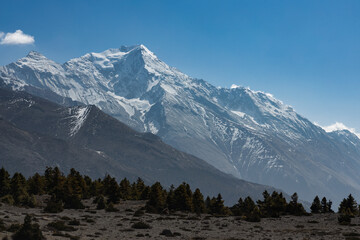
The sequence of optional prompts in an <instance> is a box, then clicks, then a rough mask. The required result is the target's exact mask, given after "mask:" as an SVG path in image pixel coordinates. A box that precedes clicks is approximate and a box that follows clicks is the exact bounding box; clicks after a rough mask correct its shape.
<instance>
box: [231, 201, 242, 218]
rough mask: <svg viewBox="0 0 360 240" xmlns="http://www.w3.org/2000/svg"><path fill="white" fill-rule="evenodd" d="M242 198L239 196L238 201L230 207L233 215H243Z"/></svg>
mask: <svg viewBox="0 0 360 240" xmlns="http://www.w3.org/2000/svg"><path fill="white" fill-rule="evenodd" d="M243 207H244V200H243V199H242V198H239V200H238V202H237V203H236V204H235V205H234V206H232V207H231V208H230V210H231V212H232V213H233V214H234V216H243V214H244V209H243Z"/></svg>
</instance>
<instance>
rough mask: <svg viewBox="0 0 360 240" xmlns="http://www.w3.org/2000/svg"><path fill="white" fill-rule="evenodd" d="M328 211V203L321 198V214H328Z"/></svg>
mask: <svg viewBox="0 0 360 240" xmlns="http://www.w3.org/2000/svg"><path fill="white" fill-rule="evenodd" d="M328 212H329V209H328V202H327V200H326V197H323V198H322V199H321V213H328Z"/></svg>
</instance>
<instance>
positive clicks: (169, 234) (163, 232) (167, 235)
mask: <svg viewBox="0 0 360 240" xmlns="http://www.w3.org/2000/svg"><path fill="white" fill-rule="evenodd" d="M160 235H164V236H165V237H173V236H174V234H173V233H172V232H171V231H170V230H169V229H164V230H162V232H161V233H160Z"/></svg>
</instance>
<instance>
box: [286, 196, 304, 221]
mask: <svg viewBox="0 0 360 240" xmlns="http://www.w3.org/2000/svg"><path fill="white" fill-rule="evenodd" d="M298 198H299V197H298V195H297V193H294V194H293V195H292V196H291V201H290V202H289V204H288V205H287V213H289V214H291V215H295V216H302V215H305V214H306V211H305V209H304V206H303V205H302V204H301V203H298Z"/></svg>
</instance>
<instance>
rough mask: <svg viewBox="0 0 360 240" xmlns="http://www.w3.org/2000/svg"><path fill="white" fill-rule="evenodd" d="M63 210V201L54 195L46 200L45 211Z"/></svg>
mask: <svg viewBox="0 0 360 240" xmlns="http://www.w3.org/2000/svg"><path fill="white" fill-rule="evenodd" d="M63 210H64V207H63V203H62V201H61V200H59V201H57V200H56V199H55V197H51V199H50V200H49V201H48V202H47V204H46V207H45V208H44V211H45V212H47V213H59V212H62V211H63Z"/></svg>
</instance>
